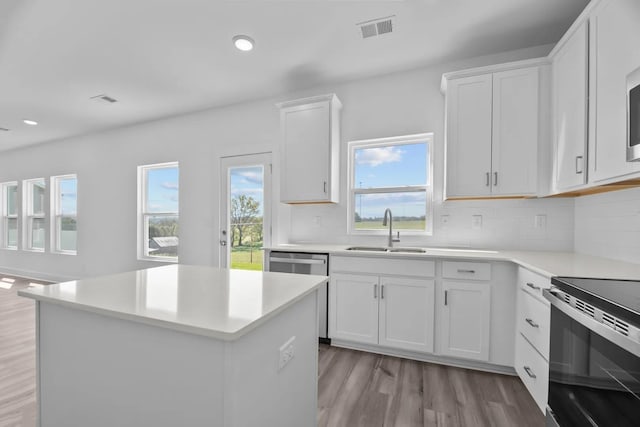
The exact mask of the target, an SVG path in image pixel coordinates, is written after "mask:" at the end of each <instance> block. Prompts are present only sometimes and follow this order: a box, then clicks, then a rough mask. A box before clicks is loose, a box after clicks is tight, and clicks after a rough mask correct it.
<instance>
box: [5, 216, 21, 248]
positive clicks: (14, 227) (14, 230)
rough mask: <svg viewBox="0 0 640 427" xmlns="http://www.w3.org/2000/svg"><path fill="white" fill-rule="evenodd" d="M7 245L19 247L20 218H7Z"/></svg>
mask: <svg viewBox="0 0 640 427" xmlns="http://www.w3.org/2000/svg"><path fill="white" fill-rule="evenodd" d="M6 244H7V247H9V248H17V247H18V218H7V242H6Z"/></svg>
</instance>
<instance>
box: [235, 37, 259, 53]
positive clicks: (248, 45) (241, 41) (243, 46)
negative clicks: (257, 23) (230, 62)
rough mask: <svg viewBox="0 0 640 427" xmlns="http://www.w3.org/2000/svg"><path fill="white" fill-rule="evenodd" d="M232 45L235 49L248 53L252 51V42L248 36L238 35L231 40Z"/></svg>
mask: <svg viewBox="0 0 640 427" xmlns="http://www.w3.org/2000/svg"><path fill="white" fill-rule="evenodd" d="M233 44H234V45H235V46H236V49H238V50H241V51H243V52H248V51H250V50H251V49H253V44H254V41H253V39H252V38H251V37H249V36H241V35H238V36H235V37H234V38H233Z"/></svg>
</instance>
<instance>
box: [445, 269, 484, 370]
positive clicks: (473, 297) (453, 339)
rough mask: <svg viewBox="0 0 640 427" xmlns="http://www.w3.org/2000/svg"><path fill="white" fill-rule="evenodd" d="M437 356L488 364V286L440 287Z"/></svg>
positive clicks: (458, 284) (450, 283) (454, 284)
mask: <svg viewBox="0 0 640 427" xmlns="http://www.w3.org/2000/svg"><path fill="white" fill-rule="evenodd" d="M442 292H443V294H442V301H443V307H442V311H441V317H440V319H439V320H440V321H441V323H440V327H439V330H440V331H441V332H442V338H441V341H440V342H441V346H440V352H441V353H442V354H443V355H447V356H453V357H461V358H464V359H474V360H482V361H488V360H489V344H490V333H491V331H490V325H491V284H490V283H471V282H453V281H448V280H445V281H443V283H442Z"/></svg>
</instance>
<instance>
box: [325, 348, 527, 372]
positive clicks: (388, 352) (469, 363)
mask: <svg viewBox="0 0 640 427" xmlns="http://www.w3.org/2000/svg"><path fill="white" fill-rule="evenodd" d="M331 345H333V346H336V347H342V348H348V349H351V350H360V351H367V352H369V353H376V354H384V355H385V356H395V357H402V358H404V359H411V360H419V361H421V362H429V363H437V364H440V365H447V366H455V367H456V368H466V369H474V370H476V371H485V372H492V373H495V374H505V375H513V376H516V375H517V373H516V371H515V369H514V368H513V366H503V365H494V364H492V363H487V362H481V361H477V360H465V359H458V358H455V357H448V356H438V355H435V354H428V353H419V352H415V351H408V350H398V349H395V348H388V347H380V346H377V345H369V344H358V343H353V342H349V341H341V340H336V339H331Z"/></svg>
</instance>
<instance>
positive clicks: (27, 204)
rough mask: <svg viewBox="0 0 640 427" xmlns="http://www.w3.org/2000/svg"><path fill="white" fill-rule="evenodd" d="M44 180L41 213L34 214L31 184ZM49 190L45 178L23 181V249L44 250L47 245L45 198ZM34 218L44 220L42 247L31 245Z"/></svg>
mask: <svg viewBox="0 0 640 427" xmlns="http://www.w3.org/2000/svg"><path fill="white" fill-rule="evenodd" d="M40 181H42V182H44V188H45V193H44V199H43V205H45V206H42V213H41V214H34V213H33V190H32V186H33V184H34V183H35V182H40ZM48 190H49V188H48V187H47V180H46V179H45V178H33V179H25V180H24V181H23V186H22V194H24V195H25V197H23V205H22V207H23V210H22V211H23V212H24V215H23V216H24V230H23V235H24V241H23V243H22V247H23V248H24V250H25V251H29V252H44V248H46V247H47V242H46V235H47V214H46V212H47V206H46V200H47V191H48ZM35 219H42V220H43V221H44V226H45V230H44V235H45V242H43V245H42V248H34V247H32V246H31V243H32V241H33V239H32V237H33V226H32V223H33V220H35Z"/></svg>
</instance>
